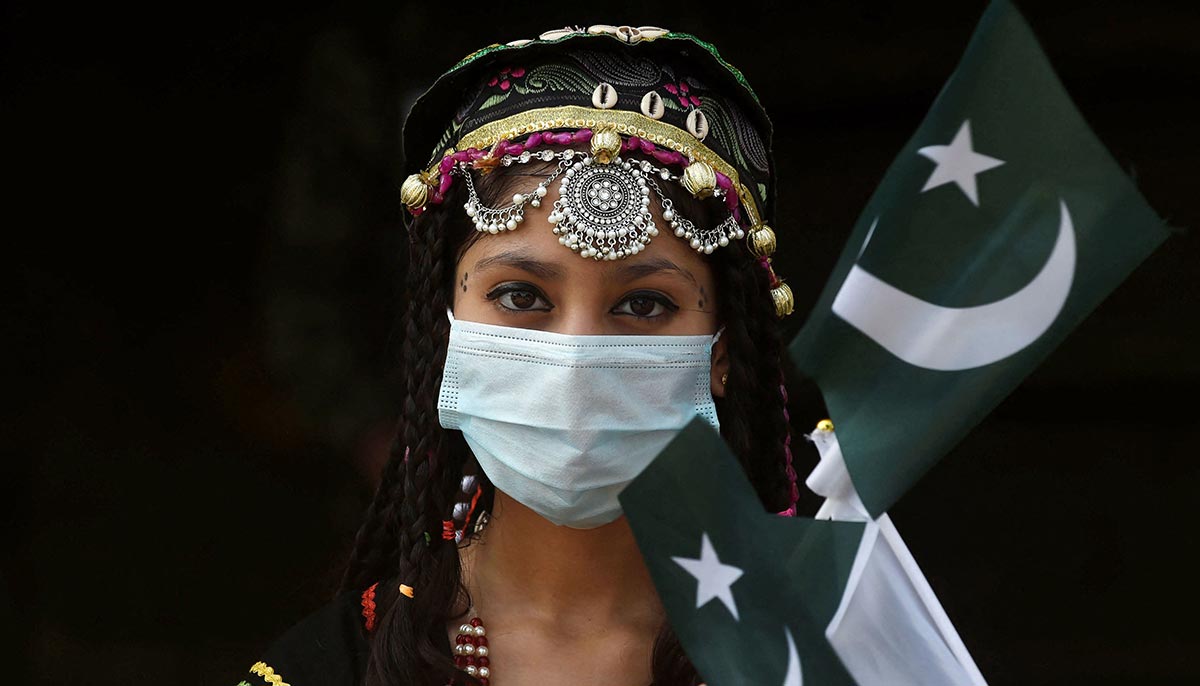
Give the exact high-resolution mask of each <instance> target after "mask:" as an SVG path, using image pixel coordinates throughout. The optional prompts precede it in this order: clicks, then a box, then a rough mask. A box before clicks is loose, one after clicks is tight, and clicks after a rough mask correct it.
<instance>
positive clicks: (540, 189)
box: [534, 186, 546, 198]
mask: <svg viewBox="0 0 1200 686" xmlns="http://www.w3.org/2000/svg"><path fill="white" fill-rule="evenodd" d="M534 192H535V193H537V196H538V197H539V198H544V197H546V187H545V186H538V187H537V190H536V191H534Z"/></svg>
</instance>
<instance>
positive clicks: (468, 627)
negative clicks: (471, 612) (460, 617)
mask: <svg viewBox="0 0 1200 686" xmlns="http://www.w3.org/2000/svg"><path fill="white" fill-rule="evenodd" d="M472 628H474V627H472V626H471V625H470V624H463V625H462V626H460V627H458V633H460V634H466V633H470V632H471V629H472Z"/></svg>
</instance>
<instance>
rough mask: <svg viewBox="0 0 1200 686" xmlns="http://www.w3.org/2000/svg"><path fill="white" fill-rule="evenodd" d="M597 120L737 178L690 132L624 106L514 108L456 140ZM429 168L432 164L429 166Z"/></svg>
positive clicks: (463, 143) (485, 143) (481, 143)
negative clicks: (623, 107) (516, 110)
mask: <svg viewBox="0 0 1200 686" xmlns="http://www.w3.org/2000/svg"><path fill="white" fill-rule="evenodd" d="M601 124H612V125H614V126H615V127H616V129H617V132H618V133H622V134H625V135H628V136H637V137H638V138H640V139H642V140H647V141H650V142H651V143H654V144H655V145H658V146H660V147H664V148H667V149H669V150H673V151H675V152H678V153H680V154H682V155H683V156H684V157H686V158H688V159H689V160H692V159H696V160H700V161H701V162H705V163H706V164H708V165H709V166H710V167H712V168H713V169H715V170H716V171H719V172H721V173H722V174H724V175H725V176H727V177H729V179H730V180H732V181H733V185H734V187H735V188H736V187H738V186H740V185H741V184H740V183H739V182H738V173H737V170H736V169H734V168H733V167H732V166H731V165H730V164H729V163H728V162H726V161H725V160H724V159H722V158H721V156H720V155H718V154H716V153H715V152H713V151H712V149H711V148H709V147H708V146H707V145H704V144H703V143H701V142H700V141H698V140H696V137H695V136H693V135H692V134H691V133H689V132H687V131H684V130H683V129H681V128H678V127H676V126H673V125H671V124H668V123H666V122H664V121H659V120H657V119H651V118H650V117H647V116H646V115H644V114H642V113H641V112H629V111H626V110H602V109H596V108H592V107H582V106H580V105H562V106H559V107H539V108H536V109H532V110H526V111H524V112H518V113H517V114H514V115H512V116H509V117H505V118H503V119H497V120H496V121H493V122H488V123H487V124H484V125H483V126H480V127H479V128H477V129H475V130H474V131H471V132H470V133H468V134H466V135H464V136H463V137H462V138H461V139H460V140H459V142H458V150H460V151H462V150H467V149H469V148H476V149H486V148H490V147H492V146H493V145H495V144H496V143H497V142H498V141H501V140H509V141H511V140H513V139H514V138H517V137H518V136H523V135H525V134H528V133H537V132H540V131H548V130H550V129H563V128H567V129H595V128H596V127H597V126H599V125H601ZM430 169H431V170H432V167H431V168H430Z"/></svg>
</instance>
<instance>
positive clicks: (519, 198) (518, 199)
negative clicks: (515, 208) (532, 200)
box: [513, 193, 525, 205]
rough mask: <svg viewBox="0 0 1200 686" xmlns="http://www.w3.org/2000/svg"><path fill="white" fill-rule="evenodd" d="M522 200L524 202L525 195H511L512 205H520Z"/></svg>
mask: <svg viewBox="0 0 1200 686" xmlns="http://www.w3.org/2000/svg"><path fill="white" fill-rule="evenodd" d="M523 202H525V196H523V195H521V194H520V193H517V194H515V195H513V204H514V205H520V204H521V203H523Z"/></svg>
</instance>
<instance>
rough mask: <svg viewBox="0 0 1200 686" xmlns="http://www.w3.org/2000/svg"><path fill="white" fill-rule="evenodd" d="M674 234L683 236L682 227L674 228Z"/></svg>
mask: <svg viewBox="0 0 1200 686" xmlns="http://www.w3.org/2000/svg"><path fill="white" fill-rule="evenodd" d="M675 235H676V236H679V237H680V238H683V227H680V228H678V229H675Z"/></svg>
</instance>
